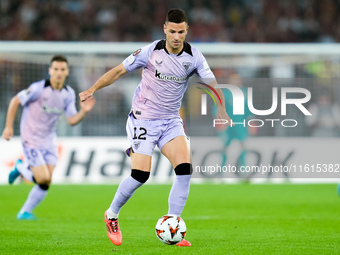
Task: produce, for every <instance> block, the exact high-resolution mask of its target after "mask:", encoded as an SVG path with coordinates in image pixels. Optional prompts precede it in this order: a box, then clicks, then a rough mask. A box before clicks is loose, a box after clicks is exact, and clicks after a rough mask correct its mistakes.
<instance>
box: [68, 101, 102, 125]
mask: <svg viewBox="0 0 340 255" xmlns="http://www.w3.org/2000/svg"><path fill="white" fill-rule="evenodd" d="M95 104H96V100H95V99H94V97H90V98H88V99H87V100H86V101H84V102H80V110H79V112H78V113H77V114H76V115H73V116H71V117H68V118H67V122H68V124H70V125H71V126H74V125H76V124H78V123H79V122H80V121H82V120H83V119H84V117H85V116H86V114H87V113H88V112H89V111H91V110H92V109H93V107H94V105H95Z"/></svg>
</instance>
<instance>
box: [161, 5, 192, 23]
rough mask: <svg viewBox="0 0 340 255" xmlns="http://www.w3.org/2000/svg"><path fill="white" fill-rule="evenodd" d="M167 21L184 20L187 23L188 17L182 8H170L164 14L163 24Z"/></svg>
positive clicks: (176, 21) (180, 21)
mask: <svg viewBox="0 0 340 255" xmlns="http://www.w3.org/2000/svg"><path fill="white" fill-rule="evenodd" d="M168 22H173V23H182V22H186V23H187V24H188V19H187V16H186V15H185V12H184V11H183V10H182V9H175V8H173V9H170V10H169V11H168V14H167V15H166V18H165V24H166V23H168Z"/></svg>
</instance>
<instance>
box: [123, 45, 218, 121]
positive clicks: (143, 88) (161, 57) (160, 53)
mask: <svg viewBox="0 0 340 255" xmlns="http://www.w3.org/2000/svg"><path fill="white" fill-rule="evenodd" d="M165 43H166V41H165V40H158V41H154V42H153V43H151V44H149V45H147V46H145V47H143V48H141V49H139V50H137V51H135V52H134V53H133V54H131V55H130V56H129V57H127V58H126V59H125V60H124V61H123V65H124V67H125V69H126V70H127V71H128V72H132V71H134V70H136V69H139V68H143V73H142V80H141V81H140V83H139V85H138V87H137V88H136V90H135V93H134V96H133V101H132V111H133V114H134V115H135V117H136V118H138V119H149V120H152V119H171V118H174V117H178V116H179V109H180V107H181V102H182V98H183V96H184V92H185V91H186V89H187V86H188V79H189V77H190V76H192V75H193V74H195V73H196V74H197V75H198V77H199V78H200V79H201V80H202V81H203V82H209V83H210V82H211V81H213V80H215V76H214V74H213V73H212V71H211V70H210V68H209V65H208V63H207V61H206V59H205V58H204V56H203V55H202V53H201V52H200V51H199V50H198V49H197V48H195V47H193V46H191V45H190V44H189V43H187V42H184V47H183V50H182V51H181V52H180V53H179V54H171V53H169V52H168V51H167V49H166V48H165Z"/></svg>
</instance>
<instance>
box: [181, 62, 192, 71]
mask: <svg viewBox="0 0 340 255" xmlns="http://www.w3.org/2000/svg"><path fill="white" fill-rule="evenodd" d="M182 65H183V66H184V68H185V70H186V71H188V70H189V68H190V67H191V62H183V63H182Z"/></svg>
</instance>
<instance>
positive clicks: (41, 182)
mask: <svg viewBox="0 0 340 255" xmlns="http://www.w3.org/2000/svg"><path fill="white" fill-rule="evenodd" d="M34 180H35V183H36V184H38V185H50V183H51V178H49V177H48V176H45V177H40V178H35V179H34Z"/></svg>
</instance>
